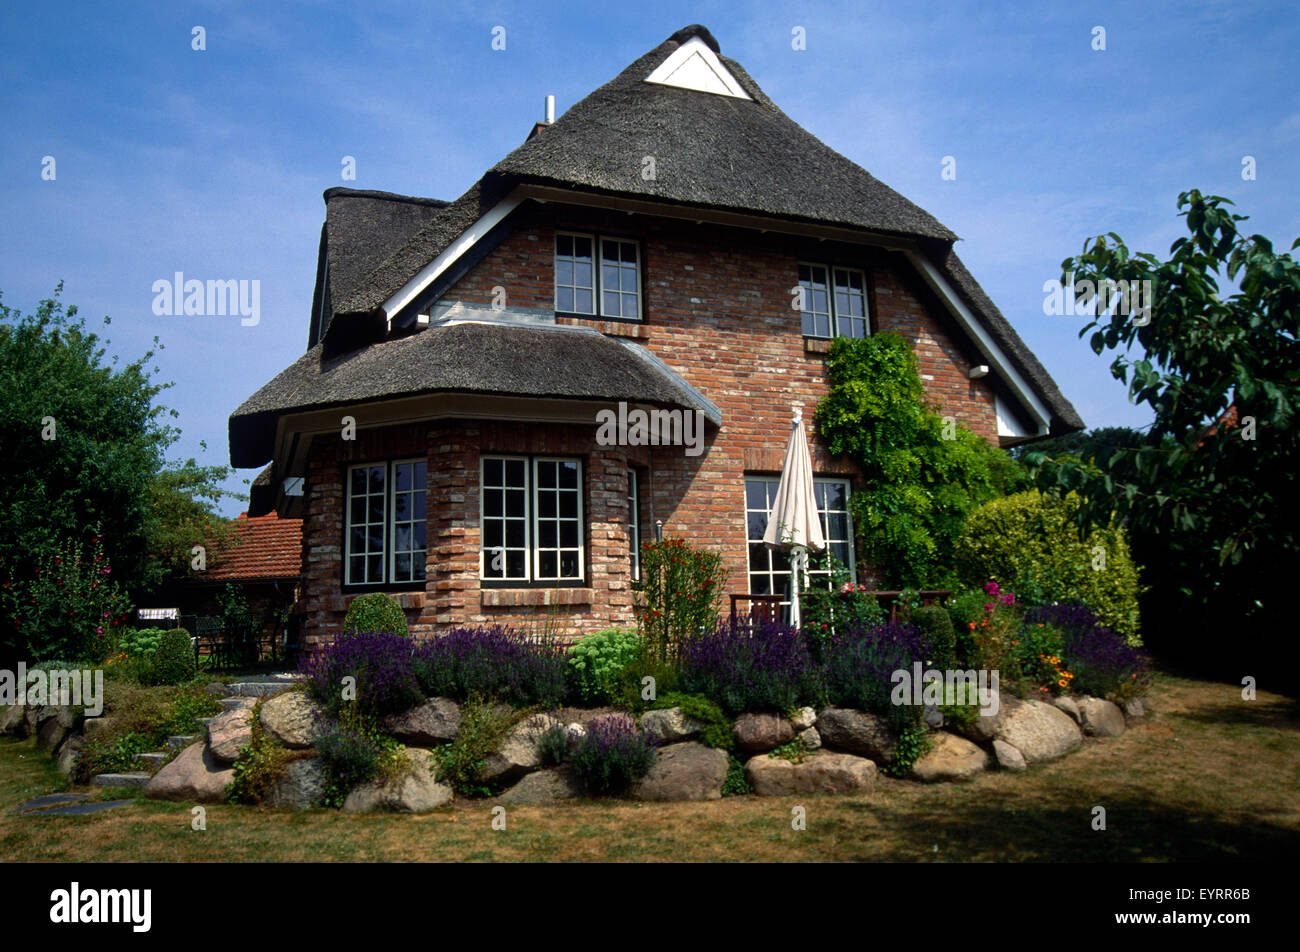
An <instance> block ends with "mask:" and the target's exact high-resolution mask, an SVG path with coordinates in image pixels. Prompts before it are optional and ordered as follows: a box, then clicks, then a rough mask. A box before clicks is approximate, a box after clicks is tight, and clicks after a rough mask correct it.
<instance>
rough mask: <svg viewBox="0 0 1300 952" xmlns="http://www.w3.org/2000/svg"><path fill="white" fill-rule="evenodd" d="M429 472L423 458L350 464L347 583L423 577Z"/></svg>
mask: <svg viewBox="0 0 1300 952" xmlns="http://www.w3.org/2000/svg"><path fill="white" fill-rule="evenodd" d="M426 475H427V464H426V463H425V461H424V460H396V461H394V462H391V463H365V464H362V465H359V466H352V467H350V468H349V469H348V477H347V496H348V498H347V503H346V509H345V512H346V515H347V525H346V526H345V527H344V540H345V546H346V552H345V554H344V583H345V584H347V585H385V584H393V583H399V584H400V583H403V582H419V581H423V580H424V572H425V556H426V554H427V551H428V547H427V545H426V542H425V508H424V507H425V500H426V496H427V479H426Z"/></svg>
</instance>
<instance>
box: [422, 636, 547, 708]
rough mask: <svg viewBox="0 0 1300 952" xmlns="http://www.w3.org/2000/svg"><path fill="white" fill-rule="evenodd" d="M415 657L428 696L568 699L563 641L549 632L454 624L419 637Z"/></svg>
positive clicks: (521, 702) (516, 701)
mask: <svg viewBox="0 0 1300 952" xmlns="http://www.w3.org/2000/svg"><path fill="white" fill-rule="evenodd" d="M412 657H413V669H414V676H415V678H416V680H417V682H418V684H419V686H420V688H421V690H423V692H424V693H425V694H426V695H427V696H429V697H454V698H457V699H459V700H464V699H466V698H468V697H469V696H470V695H471V694H483V695H486V696H489V697H495V698H497V699H498V700H501V701H504V702H506V703H508V704H512V705H514V706H516V707H526V706H529V705H533V704H541V705H545V706H548V707H549V706H554V705H558V704H560V703H561V702H563V700H564V695H565V689H566V676H567V672H568V664H567V661H566V659H565V654H564V646H563V645H560V644H558V643H557V642H555V641H553V640H551V639H550V638H545V637H542V638H525V637H524V636H523V635H521V634H519V633H518V632H516V631H513V630H512V629H509V628H505V627H503V626H500V625H494V626H491V627H487V628H454V629H452V630H451V631H449V632H448V633H447V634H445V635H442V636H440V637H437V638H431V639H429V640H427V641H424V642H421V643H419V644H418V645H417V646H416V648H415V650H414V652H413V655H412Z"/></svg>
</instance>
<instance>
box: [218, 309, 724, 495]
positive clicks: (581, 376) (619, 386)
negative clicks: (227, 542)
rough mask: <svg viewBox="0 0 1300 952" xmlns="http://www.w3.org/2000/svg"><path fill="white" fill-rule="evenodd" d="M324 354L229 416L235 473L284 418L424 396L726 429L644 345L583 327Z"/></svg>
mask: <svg viewBox="0 0 1300 952" xmlns="http://www.w3.org/2000/svg"><path fill="white" fill-rule="evenodd" d="M322 350H323V348H322V345H320V344H317V345H316V346H315V347H313V348H312V349H311V350H309V351H308V352H307V353H306V354H304V355H303V356H302V357H300V358H299V359H298V360H297V361H295V362H294V363H293V364H292V365H291V366H290V367H288V368H287V369H286V370H284V371H282V372H281V373H280V374H279V375H278V376H277V377H275V379H273V380H272V381H271V382H270V383H268V384H267V385H266V386H264V387H262V389H261V390H259V391H257V393H255V394H253V396H252V397H250V398H249V399H248V400H247V401H245V402H244V404H243V405H242V406H241V407H240V408H239V409H238V410H236V411H235V412H234V413H233V414H231V417H230V458H231V463H232V465H234V466H236V467H244V466H257V465H259V464H261V463H264V462H265V461H266V460H267V459H269V458H270V457H271V455H272V453H273V451H274V439H275V422H276V419H277V418H278V417H279V416H281V415H282V414H285V413H291V412H292V413H300V412H304V411H309V410H324V409H329V408H330V407H344V406H348V405H351V404H355V403H358V402H362V401H373V400H384V399H396V398H398V397H410V396H419V395H422V394H435V393H472V394H483V395H496V396H522V397H535V398H558V399H573V400H599V401H620V400H626V401H628V402H629V403H643V404H653V405H660V406H672V407H681V408H683V409H687V410H700V411H701V412H703V413H704V415H705V416H706V417H707V418H708V419H710V420H711V421H712V422H713V424H714V425H715V426H717V425H719V424H720V423H721V421H722V417H721V414H720V413H719V411H718V409H717V407H716V406H714V405H713V404H712V403H711V402H710V401H709V400H707V399H706V398H705V397H703V396H702V395H701V394H700V393H699V391H697V390H696V389H695V388H694V387H692V386H690V385H689V384H688V383H686V381H684V380H683V379H682V378H681V377H679V376H678V375H677V374H676V373H674V372H673V371H672V370H670V369H669V368H668V367H667V365H665V364H664V363H663V362H662V361H661V360H659V359H658V358H657V357H655V356H654V355H652V354H651V353H650V352H649V351H647V350H646V349H645V348H644V347H641V346H640V345H639V344H634V343H632V342H630V341H620V340H616V339H615V338H612V337H606V336H605V335H603V334H600V333H598V332H597V331H595V330H593V329H592V328H589V327H572V326H564V325H535V326H528V325H521V324H506V323H502V324H493V323H479V322H466V323H452V324H445V325H441V326H434V327H430V328H428V329H427V330H423V331H420V332H419V333H416V334H411V335H408V336H405V337H398V338H395V339H393V340H387V341H382V342H380V343H377V344H372V345H370V346H369V347H365V348H362V349H361V350H357V351H353V352H352V353H350V354H346V355H343V356H341V357H334V358H328V357H324V356H323V353H322ZM264 475H266V473H265V472H264V473H263V474H262V475H261V476H259V479H261V478H262V476H264ZM268 479H269V477H268Z"/></svg>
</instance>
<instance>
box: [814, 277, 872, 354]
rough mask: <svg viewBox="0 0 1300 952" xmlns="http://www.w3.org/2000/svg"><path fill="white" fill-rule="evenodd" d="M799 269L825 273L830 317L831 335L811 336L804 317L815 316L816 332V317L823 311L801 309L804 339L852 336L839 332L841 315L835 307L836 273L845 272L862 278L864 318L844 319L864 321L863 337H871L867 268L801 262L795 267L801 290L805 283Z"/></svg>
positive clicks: (849, 316)
mask: <svg viewBox="0 0 1300 952" xmlns="http://www.w3.org/2000/svg"><path fill="white" fill-rule="evenodd" d="M799 268H820V269H821V270H822V271H824V272H825V273H826V307H827V312H828V313H827V317H828V321H829V324H830V334H829V335H825V336H823V335H822V334H816V333H813V334H809V333H807V332H806V331H804V328H803V318H804V315H805V314H812V315H814V318H813V321H814V323H813V330H814V331H815V330H816V329H817V326H816V316H819V315H821V314H822V313H823V312H821V311H811V310H806V309H804V308H800V309H799V330H800V332H802V333H803V336H804V337H809V338H812V339H815V340H834V339H835V338H836V337H849V336H850V335H846V334H841V333H840V332H839V322H840V314H839V312H838V310H837V309H836V306H835V289H836V287H837V284H836V281H835V278H836V273H837V272H843V273H846V274H847V273H849V272H852V273H854V274H857V275H858V276H860V277H861V278H862V317H861V318H858V317H857V316H855V315H851V314H846V315H844V319H845V320H849V321H853V320H861V321H862V326H863V335H862V336H863V337H870V336H871V292H870V287H869V286H868V284H867V272H866V269H865V268H854V267H849V266H846V265H833V264H826V263H824V262H821V261H800V262H798V263H797V264H796V266H795V283H796V285H797V286H798V287H801V288H802V287H803V282H802V279H800V278H799V276H798V269H799ZM801 303H805V304H811V303H812V302H811V301H803V302H801ZM850 339H851V340H859V339H861V338H853V337H850Z"/></svg>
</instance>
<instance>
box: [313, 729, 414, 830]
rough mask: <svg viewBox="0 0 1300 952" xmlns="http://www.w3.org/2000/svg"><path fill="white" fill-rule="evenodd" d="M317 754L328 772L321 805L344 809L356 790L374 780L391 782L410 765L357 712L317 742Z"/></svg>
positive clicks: (397, 748)
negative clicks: (354, 789) (349, 795)
mask: <svg viewBox="0 0 1300 952" xmlns="http://www.w3.org/2000/svg"><path fill="white" fill-rule="evenodd" d="M316 753H317V754H319V755H320V758H321V766H322V767H324V769H325V784H324V789H323V792H322V796H321V803H322V804H324V805H325V806H327V807H341V806H343V801H344V800H346V799H347V796H348V794H349V793H350V792H351V791H352V790H353V788H355V787H358V786H360V785H361V784H363V783H370V782H371V781H372V780H376V779H378V780H385V779H391V778H392V777H394V776H395V775H396V774H397V773H399V772H400V771H402V770H404V769H408V768H409V766H410V763H409V761H408V759H407V757H406V754H405V750H404V748H403V747H402V745H401V744H400V743H398V742H397V741H396V740H394V739H393V738H391V737H386V736H384V735H383V734H381V733H379V731H377V730H375V729H374V728H373V727H371V726H369V725H367V724H365V723H364V722H363V721H362V720H361V719H360V718H359V717H357V716H356V715H355V712H345V713H344V717H343V720H342V721H340V722H339V723H337V724H331V726H330V727H329V728H328V729H327V730H326V731H325V733H324V734H323V735H322V736H320V737H318V738H317V740H316Z"/></svg>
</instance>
